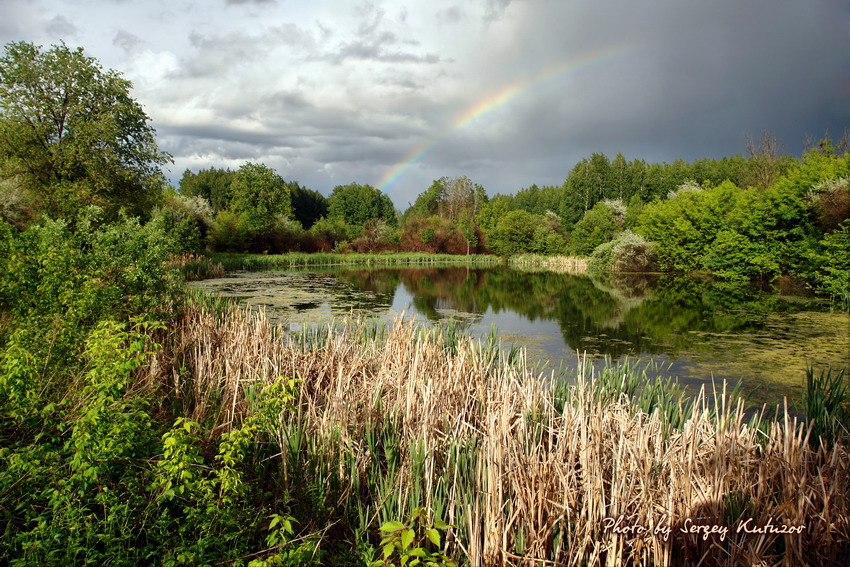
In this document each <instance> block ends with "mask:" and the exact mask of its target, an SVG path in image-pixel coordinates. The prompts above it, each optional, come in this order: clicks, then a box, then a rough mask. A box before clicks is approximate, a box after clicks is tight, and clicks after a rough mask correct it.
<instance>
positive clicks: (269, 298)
mask: <svg viewBox="0 0 850 567" xmlns="http://www.w3.org/2000/svg"><path fill="white" fill-rule="evenodd" d="M200 285H202V286H203V287H207V288H210V289H213V290H215V291H216V292H217V293H220V294H223V295H231V296H236V297H240V298H242V300H243V301H245V302H246V303H247V304H248V305H251V306H263V307H266V308H270V309H271V310H272V311H273V314H274V316H276V317H278V318H280V319H281V320H282V321H284V322H286V323H287V324H289V325H290V326H292V327H297V326H300V325H303V324H305V323H323V322H327V321H328V320H329V319H331V318H333V317H336V318H341V317H343V316H344V315H347V314H348V313H351V312H354V313H359V314H364V315H367V316H370V317H378V318H382V319H385V320H391V319H392V318H393V317H395V316H397V315H398V314H399V313H401V312H402V311H404V312H406V313H408V314H411V315H415V316H416V317H417V318H418V319H420V320H424V321H427V322H429V323H430V324H439V323H440V322H444V321H447V320H453V321H455V322H457V323H458V324H461V325H464V326H466V327H467V328H468V329H469V330H470V332H471V333H473V334H475V335H479V336H480V335H485V334H487V333H488V332H489V331H490V328H491V326H495V327H497V328H498V329H499V331H500V335H501V336H502V338H503V339H504V340H507V341H511V342H514V343H519V344H521V345H523V346H525V347H526V348H527V349H528V351H529V357H530V358H531V359H532V360H536V361H546V362H549V363H550V364H552V365H553V366H557V365H558V364H560V363H562V362H566V363H567V364H568V365H570V364H574V363H575V362H574V361H575V360H576V358H577V353H584V352H586V353H588V354H589V355H590V356H595V357H603V356H606V357H610V358H612V359H615V360H617V359H622V358H623V357H625V356H629V357H638V356H639V357H644V358H647V357H649V358H653V359H655V360H658V361H662V362H668V363H669V364H671V365H672V368H671V371H670V372H671V373H672V374H675V375H677V376H680V377H681V378H682V379H683V381H684V382H685V383H691V384H700V383H703V382H704V381H706V380H710V379H711V378H712V377H713V378H717V379H721V378H728V379H731V380H737V379H742V380H744V382H745V383H746V384H747V387H748V389H749V390H750V391H757V392H758V391H761V393H760V394H757V395H756V396H755V397H756V399H759V397H761V398H764V399H776V398H777V397H779V396H781V395H791V396H794V395H796V394H798V391H799V385H800V383H801V378H802V375H803V372H804V370H805V366H806V364H816V365H817V364H820V365H824V366H826V365H830V366H833V367H835V368H842V367H843V368H846V367H847V366H848V360H850V320H848V316H847V314H841V313H828V312H825V307H826V306H825V305H824V304H823V303H821V302H818V301H815V300H812V299H810V298H809V299H806V298H787V297H780V296H778V295H776V294H775V293H773V292H772V291H770V290H760V289H757V288H755V287H752V286H745V285H730V284H728V283H723V282H714V281H711V280H708V279H699V278H685V277H675V276H670V275H659V274H614V275H610V276H608V277H606V278H602V279H600V278H589V277H584V276H571V275H564V274H554V273H549V272H538V273H532V272H522V271H516V270H511V269H507V268H488V269H474V268H466V267H445V268H406V269H398V268H396V269H387V268H369V267H357V268H352V267H336V268H322V269H316V268H310V269H309V270H305V269H302V270H292V271H287V272H258V273H244V274H236V275H235V276H234V277H230V278H223V279H220V280H208V281H206V282H202V283H201V284H200ZM765 391H766V392H768V393H767V394H765V393H764V392H765Z"/></svg>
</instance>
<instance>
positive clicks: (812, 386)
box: [803, 366, 850, 447]
mask: <svg viewBox="0 0 850 567" xmlns="http://www.w3.org/2000/svg"><path fill="white" fill-rule="evenodd" d="M846 378H847V377H846V372H845V371H844V370H841V371H834V370H833V369H832V368H829V369H827V370H821V372H820V373H819V374H815V370H814V368H812V367H811V366H809V367H807V368H806V386H805V389H804V390H803V410H804V411H805V414H806V417H807V419H808V421H809V424H810V426H811V432H810V434H809V435H810V436H809V441H810V442H811V443H812V444H813V445H814V446H818V445H819V444H820V443H824V444H826V445H827V446H828V447H831V446H832V445H833V444H834V443H836V442H837V441H838V440H839V439H847V438H848V436H850V387H848V384H847V379H846Z"/></svg>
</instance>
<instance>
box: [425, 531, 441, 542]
mask: <svg viewBox="0 0 850 567" xmlns="http://www.w3.org/2000/svg"><path fill="white" fill-rule="evenodd" d="M425 535H426V536H428V539H429V540H431V543H433V544H434V545H437V546H439V545H440V532H438V531H437V530H435V529H433V528H429V529H427V530H425Z"/></svg>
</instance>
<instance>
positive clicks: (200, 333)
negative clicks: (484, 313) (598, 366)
mask: <svg viewBox="0 0 850 567" xmlns="http://www.w3.org/2000/svg"><path fill="white" fill-rule="evenodd" d="M363 329H364V327H363V326H362V325H359V324H357V323H356V322H355V323H352V324H350V325H347V326H345V327H342V328H331V327H328V328H327V329H326V330H324V331H321V332H318V331H309V332H306V331H305V332H302V334H300V335H295V336H288V335H286V334H285V333H284V332H283V331H282V330H281V329H275V328H273V327H272V325H271V324H270V323H269V321H268V320H267V319H265V318H264V317H263V315H262V314H257V315H252V314H248V313H245V312H243V311H239V310H234V311H233V312H232V313H231V314H230V315H229V316H228V317H226V318H224V319H221V318H219V317H218V316H216V314H215V313H213V312H211V311H210V310H209V309H208V308H206V307H204V306H197V307H190V308H189V309H188V310H187V311H186V313H185V316H184V319H183V321H182V323H181V324H180V325H179V327H178V331H177V332H176V333H175V334H174V335H173V336H172V337H171V339H170V345H169V347H168V349H166V350H167V352H169V354H168V355H167V356H169V357H172V358H173V361H175V363H176V365H177V366H179V367H181V368H184V369H185V372H184V373H183V374H182V375H181V376H182V378H181V379H180V380H179V382H180V383H177V382H178V380H177V379H176V378H175V377H173V376H163V377H161V378H164V379H166V380H170V381H171V388H172V390H173V394H174V396H175V398H176V399H179V400H180V403H182V404H183V408H182V409H183V411H184V413H185V415H190V416H192V419H195V420H197V421H203V422H206V423H211V424H213V425H214V426H215V428H216V429H217V430H219V431H221V430H227V429H228V428H230V427H231V426H232V425H233V424H234V423H236V422H239V421H240V420H241V419H243V418H244V416H245V415H246V414H248V413H250V412H251V411H252V403H253V402H252V400H255V399H257V397H258V396H261V395H262V392H263V391H264V388H267V387H269V385H270V384H273V383H274V382H276V381H278V380H279V379H280V378H279V377H281V376H285V377H295V378H297V379H299V380H300V381H301V382H300V384H299V391H298V398H297V402H296V405H295V407H296V409H295V410H294V411H291V412H289V413H286V414H281V417H280V420H279V423H278V424H277V426H276V427H275V428H274V430H273V431H270V432H269V436H270V437H269V438H270V440H271V441H272V443H273V447H271V448H268V449H267V450H266V453H267V455H266V457H264V459H263V460H262V462H264V463H266V464H265V466H267V467H268V468H269V471H270V472H269V474H270V475H273V476H274V478H275V479H276V480H275V482H276V483H277V485H278V486H279V487H280V490H281V491H287V492H288V493H290V494H292V495H294V496H295V501H296V507H297V508H296V511H295V512H294V513H295V515H296V517H298V518H299V519H302V521H312V522H313V526H312V527H313V528H314V529H315V530H317V531H319V530H323V531H324V533H326V534H327V537H329V538H336V539H338V540H347V541H349V545H350V546H351V547H352V548H358V549H360V550H361V551H362V553H363V554H364V555H368V554H369V547H368V546H369V544H368V543H367V542H366V540H368V538H370V537H371V538H373V539H372V540H371V541H372V543H375V542H376V541H375V539H374V537H375V534H376V531H377V528H378V526H380V525H381V523H382V522H385V521H388V520H399V519H403V518H406V517H408V516H409V514H410V512H411V511H412V510H413V509H414V508H416V507H425V508H426V509H427V510H429V511H430V513H431V514H433V515H434V516H435V517H438V518H439V519H441V520H444V521H446V522H448V523H450V524H453V525H454V526H455V528H454V529H453V530H452V533H451V536H450V537H449V538H448V539H447V542H446V543H445V548H446V551H447V552H448V553H449V554H450V555H453V556H454V557H455V558H457V559H460V560H462V561H465V562H466V563H467V564H469V565H474V566H497V565H498V566H502V565H567V566H572V565H575V566H579V565H612V566H613V565H684V564H688V565H691V564H693V565H696V564H704V565H730V566H731V565H803V564H809V565H840V564H842V561H843V560H844V558H845V557H846V556H845V555H844V554H845V553H846V552H847V551H848V542H850V458H848V445H847V441H846V438H838V439H836V440H835V443H834V444H832V445H831V446H827V445H821V444H816V445H813V444H810V443H809V430H808V428H807V425H806V424H805V423H803V422H800V421H798V420H796V419H794V418H792V417H790V416H789V415H788V414H787V412H786V413H783V414H782V415H781V416H780V417H778V418H777V419H776V420H765V419H763V418H761V417H757V418H756V419H755V420H753V421H748V420H747V419H745V412H744V406H743V403H742V402H741V401H740V400H733V399H732V398H731V397H730V396H729V395H727V394H726V393H725V392H724V391H721V392H718V393H710V394H706V393H702V394H701V395H700V396H698V397H697V399H696V400H694V401H692V402H690V403H688V404H687V407H685V402H684V401H683V400H682V398H679V397H675V396H673V397H670V396H668V397H665V395H662V394H660V390H658V389H653V388H655V386H653V385H651V384H649V385H648V384H647V383H646V382H645V381H646V379H648V378H649V377H650V376H648V375H647V374H648V373H651V369H648V370H647V368H645V367H644V368H641V367H635V366H624V367H619V368H613V369H610V370H606V371H603V372H602V373H601V374H600V375H598V376H596V375H592V373H591V372H590V371H589V370H588V371H585V372H580V373H579V376H578V377H577V380H576V382H575V383H574V384H572V385H565V384H561V385H558V386H557V387H552V384H551V382H550V381H547V380H546V377H545V376H541V375H539V374H537V373H535V372H533V371H531V370H528V369H527V368H526V367H525V365H524V364H522V361H521V358H522V357H521V354H520V355H519V358H520V360H515V361H513V362H512V361H511V360H509V359H508V356H507V355H506V354H505V353H504V352H503V351H502V349H500V348H498V345H497V344H495V343H492V342H491V343H490V344H484V345H482V344H481V343H477V342H475V341H472V340H470V339H469V338H468V337H462V336H458V335H456V334H452V335H451V336H447V335H446V333H445V332H441V331H440V330H439V329H437V330H430V331H428V332H421V331H419V330H417V328H416V327H414V326H413V325H412V324H410V323H409V322H404V321H396V322H395V323H394V324H393V325H392V326H391V327H389V328H385V329H384V330H383V331H381V332H376V331H375V330H374V329H373V330H369V331H364V330H363ZM305 333H306V334H305ZM161 356H166V355H165V354H162V355H161ZM164 367H165V365H164V364H163V365H157V364H156V363H154V364H153V365H152V366H151V372H152V373H153V372H156V369H157V368H164ZM606 372H607V374H606ZM709 397H710V400H709V399H707V398H709ZM709 402H710V403H709ZM310 519H312V520H310ZM742 522H747V523H746V525H747V526H748V527H750V528H763V527H764V526H766V525H768V524H772V525H774V526H777V525H788V526H802V533H800V534H776V533H763V534H756V533H743V532H740V533H739V532H737V531H736V527H737V526H739V525H741V524H742ZM692 524H694V525H699V526H717V527H718V528H720V527H727V528H729V530H730V531H729V532H728V533H727V534H726V535H725V536H724V537H723V538H721V537H720V536H719V535H718V534H714V535H709V536H707V537H705V538H704V537H703V536H702V534H701V533H684V532H683V530H685V529H686V528H688V527H690V526H691V525H692ZM614 525H619V526H620V527H624V528H629V527H633V529H626V530H619V533H618V531H617V530H615V529H614ZM638 526H640V527H643V528H645V530H646V531H645V532H643V533H638V530H637V528H636V527H638ZM667 528H669V529H670V532H669V536H668V537H667V538H665V537H663V534H664V533H665V531H664V530H665V529H667ZM364 546H365V548H364Z"/></svg>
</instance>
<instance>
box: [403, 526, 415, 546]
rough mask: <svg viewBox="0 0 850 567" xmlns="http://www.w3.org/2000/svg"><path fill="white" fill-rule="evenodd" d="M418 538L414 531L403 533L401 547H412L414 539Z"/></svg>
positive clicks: (407, 530) (408, 530)
mask: <svg viewBox="0 0 850 567" xmlns="http://www.w3.org/2000/svg"><path fill="white" fill-rule="evenodd" d="M414 537H416V534H415V533H413V530H411V529H410V528H408V529H406V530H404V531H403V532H401V547H402V548H403V549H407V548H408V547H410V544H411V543H413V538H414Z"/></svg>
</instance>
